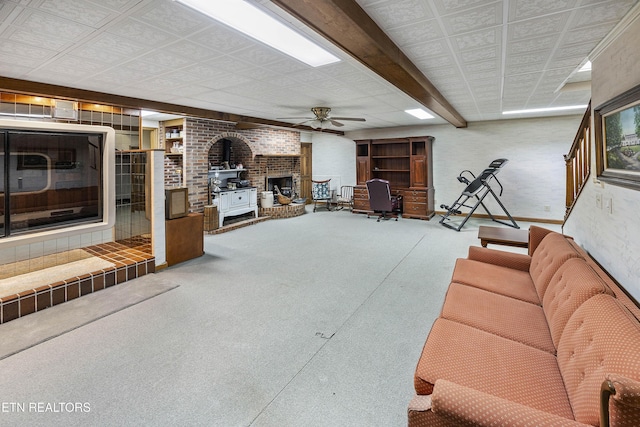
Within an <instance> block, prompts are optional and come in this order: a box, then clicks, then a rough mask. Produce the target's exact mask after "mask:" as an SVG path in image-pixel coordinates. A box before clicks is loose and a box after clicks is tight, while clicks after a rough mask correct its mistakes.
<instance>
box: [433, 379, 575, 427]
mask: <svg viewBox="0 0 640 427" xmlns="http://www.w3.org/2000/svg"><path fill="white" fill-rule="evenodd" d="M431 410H432V411H433V413H434V414H436V415H437V416H438V417H442V418H445V419H446V420H447V421H450V422H452V423H455V425H461V426H486V427H492V426H497V425H503V426H511V427H519V426H522V427H524V426H537V427H542V426H549V427H565V426H566V427H570V426H571V427H586V426H587V424H583V423H580V422H578V421H575V420H570V419H568V418H563V417H560V416H558V415H554V414H551V413H549V412H544V411H541V410H539V409H535V408H531V407H529V406H526V405H522V404H520V403H516V402H512V401H510V400H506V399H502V398H500V397H496V396H493V395H491V394H488V393H484V392H481V391H478V390H474V389H472V388H469V387H465V386H461V385H459V384H455V383H452V382H450V381H445V380H438V381H436V383H435V386H434V389H433V394H432V395H431Z"/></svg>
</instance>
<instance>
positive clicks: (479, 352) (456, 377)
mask: <svg viewBox="0 0 640 427" xmlns="http://www.w3.org/2000/svg"><path fill="white" fill-rule="evenodd" d="M439 379H444V380H448V381H451V382H454V383H456V384H460V385H462V386H465V387H469V388H472V389H475V390H478V391H481V392H484V393H488V394H491V395H493V396H496V397H500V398H503V399H508V400H511V401H513V402H516V403H521V404H523V405H527V406H530V407H532V408H535V409H539V410H541V411H546V412H550V413H552V414H555V415H558V416H560V417H564V418H568V419H573V413H572V411H571V406H570V405H569V401H568V399H567V393H566V391H565V388H564V384H563V382H562V377H561V376H560V371H559V370H558V365H557V363H556V358H555V356H554V355H552V354H550V353H548V352H545V351H542V350H538V349H536V348H533V347H530V346H527V345H525V344H521V343H519V342H516V341H512V340H509V339H506V338H502V337H499V336H497V335H494V334H491V333H489V332H485V331H482V330H479V329H476V328H473V327H471V326H467V325H463V324H461V323H458V322H454V321H451V320H448V319H443V318H439V319H437V320H436V321H435V323H434V324H433V327H432V329H431V332H430V333H429V337H428V338H427V341H426V343H425V345H424V348H423V351H422V355H421V356H420V359H419V361H418V366H417V368H416V371H415V377H414V386H415V389H416V392H417V393H418V394H431V393H432V391H433V385H434V383H435V382H436V380H439Z"/></svg>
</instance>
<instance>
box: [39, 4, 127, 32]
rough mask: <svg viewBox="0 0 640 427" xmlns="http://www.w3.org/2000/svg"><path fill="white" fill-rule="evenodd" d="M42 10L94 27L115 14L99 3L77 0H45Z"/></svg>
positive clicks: (41, 6)
mask: <svg viewBox="0 0 640 427" xmlns="http://www.w3.org/2000/svg"><path fill="white" fill-rule="evenodd" d="M40 10H42V11H45V12H47V13H50V14H52V15H56V16H59V17H62V18H65V19H68V20H70V21H74V22H77V23H80V24H84V25H89V26H91V27H94V28H98V27H99V26H100V25H102V24H103V23H105V22H106V21H107V18H111V17H114V16H115V14H114V13H113V12H112V11H109V10H107V9H104V8H102V7H101V6H99V5H96V4H90V3H83V2H78V1H76V0H44V1H43V2H42V4H41V5H40Z"/></svg>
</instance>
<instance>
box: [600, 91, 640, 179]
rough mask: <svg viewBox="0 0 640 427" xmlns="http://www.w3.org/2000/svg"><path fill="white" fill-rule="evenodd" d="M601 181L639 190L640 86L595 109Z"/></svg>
mask: <svg viewBox="0 0 640 427" xmlns="http://www.w3.org/2000/svg"><path fill="white" fill-rule="evenodd" d="M594 129H595V142H596V173H597V177H598V179H599V180H601V181H604V182H607V183H610V184H612V185H618V186H622V187H626V188H631V189H635V190H640V85H638V86H636V87H634V88H633V89H630V90H628V91H627V92H624V93H623V94H621V95H619V96H617V97H615V98H613V99H611V100H609V101H607V102H605V103H603V104H601V105H599V106H598V107H597V108H595V109H594Z"/></svg>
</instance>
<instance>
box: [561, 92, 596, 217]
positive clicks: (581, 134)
mask: <svg viewBox="0 0 640 427" xmlns="http://www.w3.org/2000/svg"><path fill="white" fill-rule="evenodd" d="M564 162H565V165H566V170H567V175H566V180H567V189H566V209H565V214H564V220H565V221H566V220H567V218H569V214H570V213H571V210H572V209H573V206H574V205H575V203H576V200H578V196H579V195H580V193H581V192H582V189H583V187H584V185H585V184H586V182H587V178H588V177H589V173H590V172H591V102H589V105H588V106H587V111H585V113H584V116H583V117H582V122H581V123H580V127H579V128H578V132H577V133H576V137H575V138H574V140H573V144H572V145H571V149H570V150H569V153H568V154H565V156H564Z"/></svg>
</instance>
